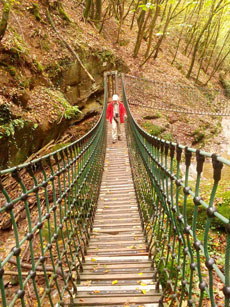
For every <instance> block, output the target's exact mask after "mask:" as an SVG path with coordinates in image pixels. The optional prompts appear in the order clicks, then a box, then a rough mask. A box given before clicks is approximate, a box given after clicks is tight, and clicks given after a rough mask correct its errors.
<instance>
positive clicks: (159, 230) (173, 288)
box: [122, 76, 230, 307]
mask: <svg viewBox="0 0 230 307" xmlns="http://www.w3.org/2000/svg"><path fill="white" fill-rule="evenodd" d="M122 88H123V100H124V103H125V106H126V109H127V113H128V124H127V135H128V148H129V155H130V161H131V168H132V174H133V179H134V185H135V190H136V195H137V199H138V204H139V209H140V213H141V220H142V227H143V230H144V233H145V238H146V242H147V243H148V251H149V257H150V258H151V259H152V265H153V267H154V268H155V270H156V275H155V277H156V279H157V281H158V286H160V285H161V286H162V288H163V297H162V301H161V302H162V304H163V303H166V304H167V306H199V307H201V306H212V307H214V306H225V307H227V306H229V303H230V279H229V277H230V276H229V274H230V272H229V263H230V220H229V217H230V214H229V204H230V197H229V199H228V201H229V203H228V204H227V206H226V211H225V213H223V214H221V213H220V212H222V211H223V210H222V206H221V204H220V203H221V201H222V202H223V195H222V193H219V192H218V190H219V189H221V188H222V180H221V175H222V173H226V172H228V173H229V174H230V161H228V160H225V159H223V158H221V157H218V156H217V155H215V154H213V155H211V154H208V153H206V152H203V151H200V150H195V149H192V148H188V147H184V146H182V145H179V144H176V143H173V142H168V141H164V140H162V139H159V138H156V137H154V136H151V135H149V134H148V133H146V132H145V131H144V130H142V129H141V127H140V126H139V125H138V124H137V122H136V121H135V120H134V118H133V117H132V115H131V112H130V109H129V104H128V102H127V99H128V97H126V90H125V84H124V76H123V78H122ZM207 160H211V162H209V168H211V169H212V172H213V177H212V179H211V180H210V181H208V180H207V179H206V178H204V177H203V176H202V174H203V167H204V163H206V161H207ZM182 165H184V171H183V172H182V167H181V166H182ZM194 166H195V177H193V178H191V170H192V168H193V171H194ZM225 184H226V191H227V192H228V193H229V180H228V181H227V182H225ZM225 205H226V204H225ZM201 215H202V216H203V218H204V219H203V221H200V218H201ZM202 223H203V224H202ZM213 225H218V227H220V229H219V228H218V227H217V229H218V231H217V232H215V231H216V228H215V227H213ZM220 225H221V226H220Z"/></svg>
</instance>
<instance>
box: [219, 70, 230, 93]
mask: <svg viewBox="0 0 230 307" xmlns="http://www.w3.org/2000/svg"><path fill="white" fill-rule="evenodd" d="M220 83H221V85H222V86H223V88H224V94H225V96H226V97H227V98H230V81H229V80H226V79H224V76H223V75H222V74H220Z"/></svg>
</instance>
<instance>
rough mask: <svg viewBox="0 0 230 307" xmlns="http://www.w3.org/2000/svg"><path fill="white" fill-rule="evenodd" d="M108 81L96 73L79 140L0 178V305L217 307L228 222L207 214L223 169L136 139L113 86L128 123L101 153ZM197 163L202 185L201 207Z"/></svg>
mask: <svg viewBox="0 0 230 307" xmlns="http://www.w3.org/2000/svg"><path fill="white" fill-rule="evenodd" d="M117 82H118V76H117V74H116V73H115V72H112V73H106V74H105V80H104V86H105V88H104V108H103V111H102V114H101V117H100V119H99V121H98V122H97V124H96V125H95V127H94V128H93V129H92V130H91V131H90V132H89V133H87V134H86V135H85V136H83V137H82V138H81V139H79V140H78V141H75V142H74V143H72V144H70V145H67V146H66V147H64V148H62V149H59V150H57V151H55V152H53V153H50V154H47V155H46V156H43V157H41V158H38V159H36V160H34V161H32V162H30V163H27V164H23V165H19V166H16V167H13V168H11V169H6V170H3V171H0V204H1V206H0V223H1V225H4V227H5V229H8V230H5V231H3V230H2V231H1V241H2V243H1V249H0V290H1V303H0V305H1V306H4V307H6V306H8V307H11V306H44V305H47V306H139V307H140V306H149V307H150V306H152V307H153V306H212V307H214V306H225V307H228V306H229V302H230V276H229V274H230V270H229V264H230V221H229V216H224V215H221V214H220V212H218V209H219V208H218V206H216V205H217V202H218V199H217V198H218V197H217V191H218V187H219V186H220V185H221V180H222V179H221V177H222V174H223V172H226V171H228V172H229V167H230V161H228V160H226V159H224V158H221V157H219V156H218V155H216V154H209V153H206V152H204V151H200V150H195V149H193V148H188V147H185V146H182V145H180V144H175V143H173V142H168V141H165V140H162V139H159V138H156V137H153V136H151V135H149V134H147V133H146V132H145V131H144V130H142V129H141V127H140V126H139V125H138V124H137V122H136V121H135V119H134V118H133V117H132V114H131V111H130V107H129V104H128V102H127V97H126V87H125V81H124V76H122V78H121V85H122V93H123V101H124V104H125V107H126V110H127V115H128V118H127V122H126V124H125V131H123V133H122V134H123V135H122V141H120V142H118V143H116V144H112V141H111V132H110V126H108V127H107V125H106V106H107V99H108V96H111V94H113V93H114V92H115V91H117ZM207 160H208V161H210V167H212V169H213V180H212V184H210V185H209V197H201V196H202V195H203V181H204V180H205V179H204V178H203V176H202V173H203V166H204V163H205V161H207ZM194 163H195V165H196V178H195V180H193V181H192V182H191V180H190V179H189V178H190V177H189V175H190V168H191V165H192V164H194ZM182 165H184V166H185V173H184V174H181V166H182ZM206 194H207V191H206ZM189 202H190V203H192V210H193V212H192V220H191V219H189V218H188V213H187V206H188V203H189ZM201 208H202V209H203V210H205V214H206V220H205V225H204V228H203V229H200V228H199V227H198V219H199V212H200V210H201ZM22 215H23V220H21V219H20V218H19V217H21V216H22ZM215 220H218V221H221V223H222V224H223V228H224V231H222V233H221V245H222V249H223V252H222V254H221V255H220V254H218V252H213V250H212V247H213V242H212V240H211V237H212V236H211V234H212V224H213V222H214V221H215ZM9 232H13V236H12V237H13V239H12V237H10V235H8V233H9ZM4 241H5V242H4ZM220 256H221V257H220ZM220 258H221V261H219V260H220ZM12 276H13V277H14V283H13V282H12Z"/></svg>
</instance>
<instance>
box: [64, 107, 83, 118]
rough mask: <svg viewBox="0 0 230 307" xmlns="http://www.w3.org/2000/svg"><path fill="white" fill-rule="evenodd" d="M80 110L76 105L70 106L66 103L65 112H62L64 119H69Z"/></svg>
mask: <svg viewBox="0 0 230 307" xmlns="http://www.w3.org/2000/svg"><path fill="white" fill-rule="evenodd" d="M79 112H81V111H80V110H79V108H78V106H71V105H66V106H65V113H64V118H65V119H71V118H73V117H74V116H76V115H77V113H79Z"/></svg>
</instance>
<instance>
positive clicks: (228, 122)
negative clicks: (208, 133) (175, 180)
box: [181, 117, 230, 181]
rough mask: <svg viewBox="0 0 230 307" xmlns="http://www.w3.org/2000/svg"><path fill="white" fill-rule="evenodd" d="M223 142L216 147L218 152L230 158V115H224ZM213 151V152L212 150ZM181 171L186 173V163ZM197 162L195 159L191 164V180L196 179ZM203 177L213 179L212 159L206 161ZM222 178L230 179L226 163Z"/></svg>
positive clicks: (221, 136) (229, 170) (229, 171)
mask: <svg viewBox="0 0 230 307" xmlns="http://www.w3.org/2000/svg"><path fill="white" fill-rule="evenodd" d="M220 139H221V143H220V145H219V148H218V149H216V153H217V154H218V155H220V156H221V157H223V158H225V159H227V160H230V117H223V119H222V133H221V135H220ZM211 153H212V152H211ZM181 172H182V174H183V175H184V174H185V165H181ZM196 175H197V173H196V162H195V161H194V162H193V163H192V164H191V166H190V171H189V180H191V181H193V180H196ZM202 177H203V179H205V180H212V178H213V167H212V161H211V159H206V161H205V163H204V169H203V174H202ZM221 178H222V180H225V181H227V180H229V181H230V167H229V166H226V165H224V167H223V170H222V176H221Z"/></svg>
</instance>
